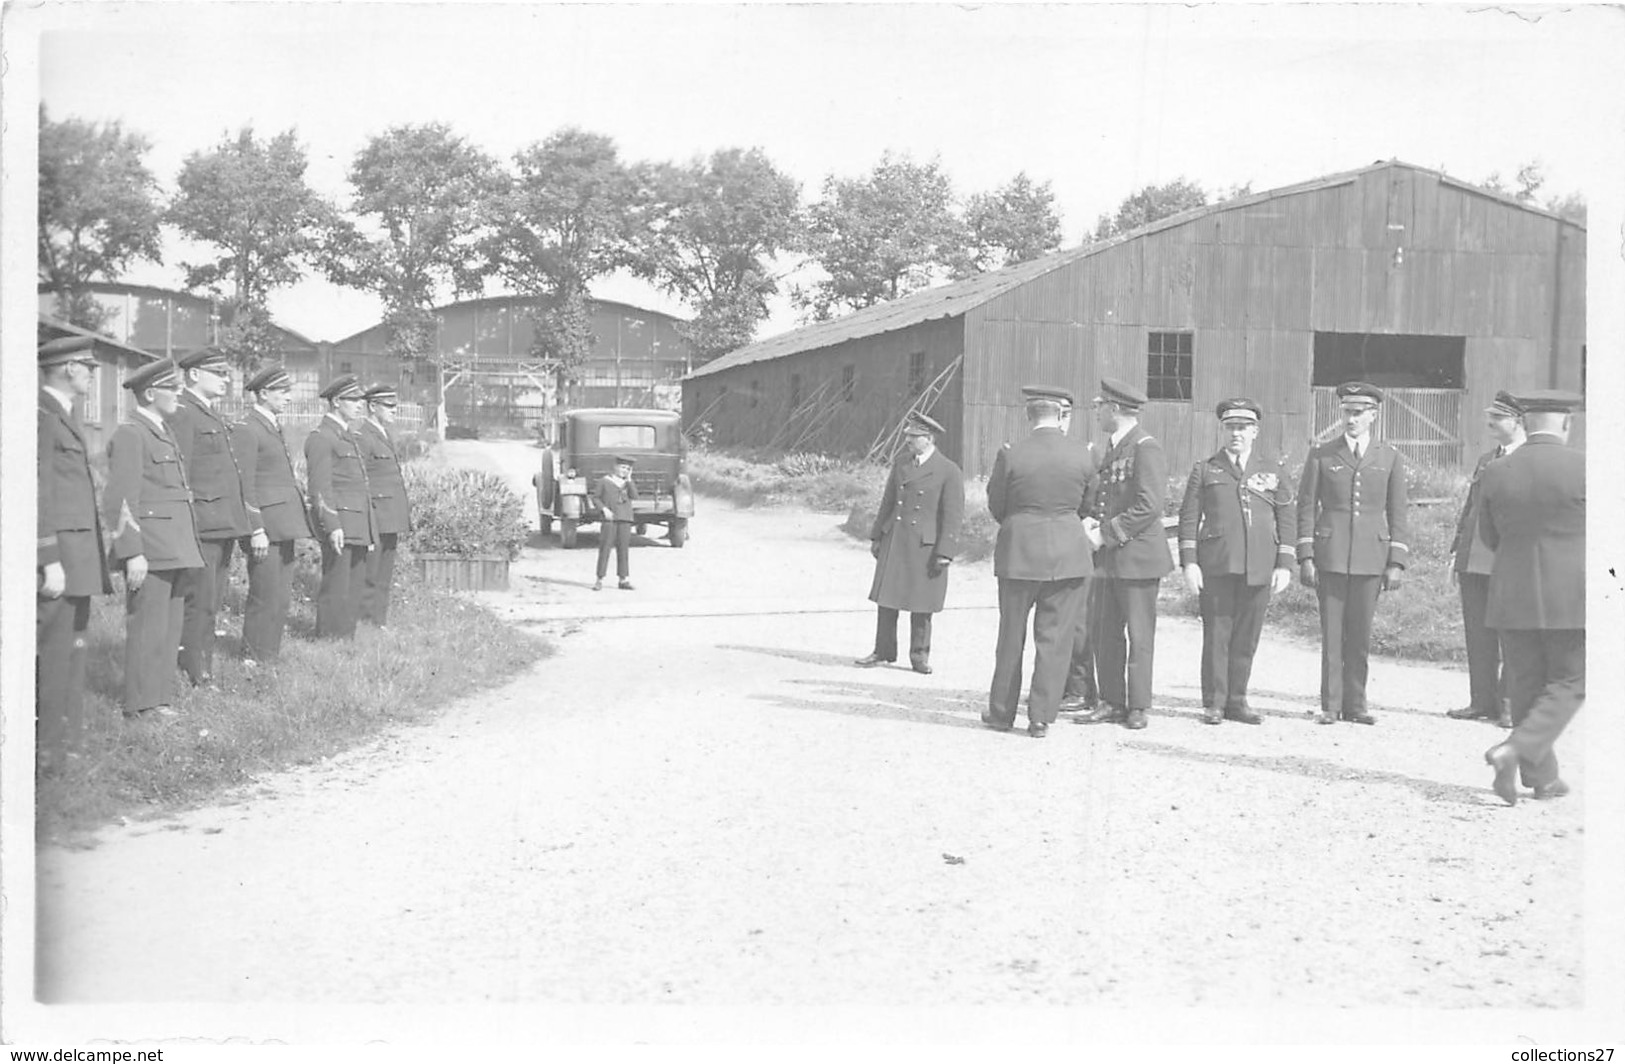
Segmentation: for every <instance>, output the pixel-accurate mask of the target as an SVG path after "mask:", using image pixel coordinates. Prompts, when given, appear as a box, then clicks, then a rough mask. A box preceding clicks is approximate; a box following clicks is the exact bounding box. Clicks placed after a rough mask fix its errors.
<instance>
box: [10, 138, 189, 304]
mask: <svg viewBox="0 0 1625 1064" xmlns="http://www.w3.org/2000/svg"><path fill="white" fill-rule="evenodd" d="M151 146H152V145H151V143H150V142H149V141H148V140H147V139H146V138H145V137H143V136H141V135H140V134H138V133H127V132H125V130H124V127H123V126H121V125H120V124H119V123H118V122H109V123H107V124H105V125H101V124H97V123H92V122H84V121H81V120H79V119H76V118H69V119H65V120H64V121H61V122H53V121H51V119H50V118H49V117H48V116H47V115H46V113H45V108H44V106H41V107H40V112H39V279H40V281H41V282H42V283H43V284H44V285H45V286H46V288H47V289H48V290H49V291H51V292H52V293H53V294H54V295H55V297H56V309H57V316H58V317H61V318H64V319H66V320H67V321H70V322H72V323H73V324H75V325H78V326H81V327H83V328H87V329H99V328H101V326H102V325H103V323H104V320H105V312H104V311H103V309H102V307H101V305H100V304H98V303H97V302H96V301H95V300H94V299H93V298H91V296H90V293H89V292H88V291H87V290H86V286H87V285H89V284H90V283H91V282H94V281H114V280H117V279H118V277H119V275H120V274H122V273H123V272H124V271H125V270H126V269H128V268H129V267H130V266H131V265H132V264H133V263H134V262H136V261H137V260H141V259H145V260H147V261H150V262H161V261H162V249H161V247H160V245H159V223H160V221H161V220H162V206H161V203H160V200H159V194H158V183H157V181H155V180H154V179H153V176H152V172H151V171H149V170H148V169H147V168H146V166H145V164H144V163H143V162H142V157H143V156H144V155H145V154H146V153H147V151H148V150H149V149H150V148H151Z"/></svg>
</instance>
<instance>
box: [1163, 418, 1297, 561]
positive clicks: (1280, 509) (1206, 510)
mask: <svg viewBox="0 0 1625 1064" xmlns="http://www.w3.org/2000/svg"><path fill="white" fill-rule="evenodd" d="M1295 518H1296V512H1295V511H1294V509H1293V507H1292V485H1291V481H1290V479H1289V478H1288V476H1287V472H1286V466H1285V464H1284V463H1282V462H1281V460H1280V459H1272V458H1265V457H1263V456H1262V455H1260V454H1259V453H1258V451H1257V450H1256V449H1255V450H1254V451H1253V452H1252V453H1251V454H1249V455H1248V456H1247V464H1246V465H1245V466H1244V467H1243V468H1242V470H1241V472H1240V473H1239V474H1238V473H1237V471H1236V467H1235V463H1234V462H1232V461H1231V459H1230V453H1229V452H1228V451H1225V450H1222V449H1221V450H1220V451H1219V452H1218V453H1217V454H1215V455H1213V456H1211V457H1209V458H1204V459H1202V460H1201V461H1200V462H1197V463H1196V465H1195V466H1194V467H1193V468H1192V469H1191V475H1190V478H1189V479H1187V480H1186V481H1185V497H1184V499H1183V500H1182V501H1181V502H1180V506H1179V564H1181V565H1190V564H1191V563H1192V562H1195V563H1196V564H1197V565H1199V566H1201V567H1202V572H1204V573H1210V574H1214V575H1220V576H1246V578H1247V583H1248V584H1251V585H1254V586H1257V585H1260V584H1265V583H1268V582H1269V578H1270V572H1271V570H1273V569H1276V568H1282V569H1290V568H1291V567H1292V559H1293V544H1292V532H1293V526H1294V521H1295Z"/></svg>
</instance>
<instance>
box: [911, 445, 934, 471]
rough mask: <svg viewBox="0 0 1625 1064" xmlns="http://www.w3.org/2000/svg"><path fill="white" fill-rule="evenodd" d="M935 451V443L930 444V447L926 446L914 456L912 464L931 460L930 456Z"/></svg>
mask: <svg viewBox="0 0 1625 1064" xmlns="http://www.w3.org/2000/svg"><path fill="white" fill-rule="evenodd" d="M936 453H937V447H936V444H932V445H931V446H930V447H927V448H926V449H925V451H924V452H923V453H921V454H917V455H915V456H914V464H915V465H917V466H919V465H925V463H926V462H928V461H930V460H931V456H932V455H934V454H936Z"/></svg>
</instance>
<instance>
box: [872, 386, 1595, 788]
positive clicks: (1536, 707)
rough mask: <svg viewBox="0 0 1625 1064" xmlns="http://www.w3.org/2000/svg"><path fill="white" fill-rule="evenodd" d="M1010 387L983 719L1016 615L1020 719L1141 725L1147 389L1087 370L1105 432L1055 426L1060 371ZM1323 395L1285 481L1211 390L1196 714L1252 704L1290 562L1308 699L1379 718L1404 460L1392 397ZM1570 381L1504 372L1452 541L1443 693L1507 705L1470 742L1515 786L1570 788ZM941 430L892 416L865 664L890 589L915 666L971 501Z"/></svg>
mask: <svg viewBox="0 0 1625 1064" xmlns="http://www.w3.org/2000/svg"><path fill="white" fill-rule="evenodd" d="M1022 393H1023V396H1024V399H1025V405H1026V414H1027V420H1028V424H1029V427H1030V433H1029V435H1028V437H1027V438H1026V439H1024V440H1022V441H1021V442H1019V443H1016V444H1013V445H1012V444H1006V445H1005V446H1004V447H1003V448H1002V449H1001V450H1000V451H999V454H998V457H997V458H996V459H995V461H994V465H993V470H992V472H991V473H990V474H989V477H988V482H987V499H988V510H989V512H990V513H991V514H992V516H993V518H994V520H996V521H997V522H998V524H999V531H998V537H997V540H996V541H995V545H994V554H993V571H994V575H995V577H996V578H997V579H998V587H999V592H998V594H999V631H998V641H997V646H996V649H995V654H994V667H993V680H992V685H991V689H990V691H989V694H988V705H987V710H986V711H985V712H984V713H983V715H982V721H983V723H984V724H986V725H987V726H988V727H990V728H993V729H996V730H998V731H1009V730H1011V729H1012V728H1013V727H1014V726H1015V719H1016V713H1017V708H1018V705H1019V702H1020V698H1021V691H1022V686H1023V685H1022V675H1021V665H1022V656H1023V653H1024V652H1025V649H1026V639H1027V630H1028V624H1029V618H1030V623H1031V626H1032V634H1033V642H1034V644H1035V648H1034V649H1035V655H1034V658H1035V660H1034V664H1033V671H1032V677H1031V683H1030V686H1029V689H1028V701H1027V732H1028V734H1029V735H1031V736H1033V737H1035V738H1041V737H1043V736H1044V735H1046V734H1047V733H1048V730H1049V726H1050V725H1051V724H1052V723H1054V721H1055V720H1056V718H1057V716H1058V714H1059V713H1061V712H1076V713H1079V714H1081V715H1080V717H1079V718H1078V719H1079V720H1080V721H1081V722H1083V723H1108V722H1109V723H1120V724H1122V725H1123V726H1125V727H1127V728H1130V729H1136V730H1137V729H1141V728H1144V727H1146V726H1147V723H1148V719H1147V713H1148V711H1149V710H1150V709H1151V706H1152V696H1151V686H1152V666H1153V660H1154V654H1155V647H1156V620H1157V610H1156V604H1157V590H1158V587H1159V585H1160V584H1161V581H1162V578H1163V576H1164V575H1165V574H1167V573H1168V572H1169V571H1171V570H1172V569H1173V568H1174V567H1175V562H1174V560H1173V558H1172V556H1171V554H1170V551H1169V549H1168V545H1167V540H1166V535H1165V532H1164V528H1163V522H1162V515H1163V509H1164V501H1165V497H1166V494H1167V490H1168V468H1167V460H1166V457H1165V455H1164V452H1163V449H1162V445H1161V444H1160V443H1159V442H1158V441H1157V440H1156V438H1155V437H1153V436H1152V435H1151V434H1149V433H1148V432H1146V431H1145V429H1144V428H1142V427H1141V426H1140V424H1139V411H1140V408H1141V407H1142V406H1143V405H1144V404H1145V402H1146V401H1147V398H1146V396H1145V394H1144V393H1143V392H1141V391H1139V390H1138V389H1136V388H1134V387H1132V386H1131V385H1128V384H1126V383H1124V382H1122V381H1119V380H1114V379H1111V378H1105V379H1103V380H1102V381H1101V384H1100V394H1099V395H1098V396H1096V397H1095V400H1094V404H1093V406H1094V414H1095V420H1096V423H1097V425H1098V427H1099V428H1100V430H1101V431H1102V432H1104V433H1105V435H1106V440H1105V445H1104V446H1100V445H1097V444H1095V443H1093V442H1085V441H1084V440H1082V439H1080V438H1079V437H1076V436H1072V435H1070V434H1069V430H1070V427H1071V420H1072V412H1073V406H1074V402H1073V396H1072V394H1071V392H1070V391H1068V390H1067V389H1064V388H1056V387H1049V386H1043V385H1030V386H1027V387H1024V388H1023V389H1022ZM1337 397H1338V401H1339V405H1340V409H1341V414H1342V421H1343V425H1342V429H1343V431H1342V432H1341V433H1340V434H1339V436H1338V437H1337V438H1335V439H1333V440H1331V441H1329V442H1326V443H1323V444H1320V445H1318V446H1316V447H1314V448H1313V449H1312V450H1311V451H1310V453H1309V455H1308V457H1307V459H1306V460H1305V463H1304V468H1303V472H1302V474H1301V477H1300V479H1299V482H1298V490H1297V493H1296V498H1295V499H1294V493H1293V491H1292V485H1291V483H1290V478H1289V476H1288V473H1287V471H1286V468H1285V465H1284V463H1283V461H1282V459H1280V458H1278V457H1268V456H1265V455H1263V454H1261V453H1260V452H1259V450H1258V448H1257V447H1256V446H1255V444H1256V442H1257V439H1258V435H1259V427H1260V424H1261V421H1262V418H1263V411H1262V410H1261V408H1260V407H1259V404H1258V403H1256V402H1255V401H1253V400H1251V399H1248V398H1245V397H1238V398H1233V399H1226V400H1224V401H1223V402H1221V403H1220V404H1219V405H1218V408H1217V410H1216V413H1217V415H1218V418H1219V422H1220V425H1221V426H1222V431H1223V437H1224V445H1223V446H1222V447H1221V448H1220V449H1219V450H1218V451H1217V452H1216V453H1214V454H1213V455H1211V456H1210V457H1207V458H1204V459H1202V460H1200V461H1198V462H1197V463H1196V464H1195V466H1194V467H1193V468H1192V470H1191V472H1190V475H1189V477H1188V478H1187V480H1186V484H1185V493H1184V497H1183V499H1182V501H1181V504H1180V508H1179V542H1178V554H1179V563H1178V564H1179V567H1180V569H1181V570H1182V575H1183V577H1184V580H1185V583H1186V586H1187V587H1188V588H1189V589H1190V590H1191V591H1192V592H1193V593H1195V594H1196V595H1197V596H1198V600H1199V604H1200V610H1201V616H1202V652H1201V654H1202V656H1201V668H1200V673H1201V691H1202V705H1203V712H1202V722H1203V723H1204V724H1209V725H1218V724H1222V723H1224V722H1225V721H1227V720H1230V721H1237V722H1240V723H1244V724H1253V725H1256V724H1260V723H1262V721H1263V718H1262V716H1260V715H1259V714H1258V713H1257V712H1256V711H1254V710H1253V709H1252V708H1251V706H1249V704H1248V700H1247V692H1248V685H1249V682H1250V679H1251V674H1252V668H1253V658H1254V655H1255V653H1256V651H1257V649H1258V642H1259V637H1260V635H1261V633H1262V630H1263V623H1264V616H1265V612H1266V609H1267V607H1268V604H1269V599H1270V596H1271V595H1274V594H1280V593H1281V592H1283V591H1285V590H1286V589H1287V587H1288V586H1289V585H1290V583H1291V580H1292V575H1293V570H1294V569H1296V570H1297V575H1298V578H1299V580H1300V581H1301V582H1302V583H1303V584H1304V585H1305V586H1307V587H1311V588H1314V589H1315V591H1316V595H1317V598H1318V601H1319V608H1320V626H1321V680H1320V712H1319V715H1318V717H1317V723H1319V724H1337V723H1339V722H1340V721H1346V722H1350V723H1355V724H1363V725H1374V724H1375V723H1376V718H1375V717H1374V716H1373V715H1372V714H1371V713H1370V711H1369V710H1368V708H1367V703H1366V684H1367V678H1368V674H1369V659H1370V646H1371V628H1372V619H1373V618H1374V616H1375V614H1376V610H1377V606H1378V604H1379V602H1380V599H1381V596H1382V595H1383V594H1384V593H1386V592H1393V591H1396V590H1398V589H1399V587H1400V585H1401V583H1402V581H1403V577H1404V572H1405V569H1406V567H1407V565H1408V563H1409V559H1410V546H1409V543H1408V540H1409V531H1408V522H1407V510H1408V501H1407V498H1406V478H1405V461H1404V458H1403V456H1402V455H1401V454H1400V452H1399V451H1398V449H1396V448H1395V447H1394V446H1393V445H1391V444H1389V443H1387V442H1385V441H1381V440H1377V439H1374V438H1373V436H1372V428H1373V425H1374V424H1375V422H1376V418H1377V412H1378V410H1379V408H1380V406H1381V405H1382V403H1383V402H1384V400H1385V396H1384V395H1383V393H1382V391H1381V390H1380V389H1379V388H1377V387H1375V386H1374V385H1371V384H1368V383H1365V382H1363V381H1352V382H1349V383H1346V384H1343V385H1340V386H1339V387H1338V388H1337ZM1579 405H1580V398H1579V396H1577V395H1573V394H1571V393H1567V392H1558V391H1538V392H1529V393H1525V394H1524V395H1522V396H1521V397H1514V396H1512V395H1510V394H1509V393H1507V392H1501V393H1499V394H1498V395H1497V396H1496V400H1495V402H1494V403H1493V404H1492V405H1491V406H1490V407H1489V408H1488V409H1487V410H1486V417H1487V426H1488V428H1489V431H1490V434H1491V436H1492V438H1494V439H1495V440H1496V441H1497V446H1496V447H1495V448H1494V449H1493V450H1492V451H1490V452H1488V453H1487V454H1486V455H1485V456H1484V457H1483V458H1482V459H1480V461H1479V462H1478V465H1477V467H1476V468H1475V470H1474V473H1473V481H1472V486H1471V488H1470V490H1469V494H1468V498H1467V501H1466V503H1465V505H1464V506H1463V509H1462V512H1461V514H1460V517H1459V520H1458V522H1457V532H1456V541H1455V543H1454V544H1453V545H1452V547H1451V551H1452V554H1453V555H1454V559H1453V564H1452V570H1453V572H1454V573H1455V574H1456V577H1455V578H1456V581H1457V583H1458V586H1459V588H1460V591H1461V602H1462V615H1463V622H1464V628H1465V633H1466V646H1467V651H1468V661H1469V676H1470V687H1471V702H1470V704H1469V705H1468V706H1466V707H1464V708H1463V709H1460V710H1452V711H1450V713H1449V714H1448V715H1449V716H1450V717H1453V718H1456V719H1479V718H1482V719H1491V720H1496V721H1498V722H1501V723H1502V724H1503V725H1504V726H1505V727H1508V728H1511V729H1512V734H1511V736H1510V737H1509V738H1508V739H1507V740H1506V741H1505V742H1503V743H1500V744H1498V745H1496V746H1495V747H1492V748H1491V750H1490V751H1489V752H1488V753H1487V754H1486V755H1485V757H1486V760H1487V761H1488V762H1489V764H1490V765H1491V767H1492V768H1494V770H1495V780H1494V789H1495V791H1496V793H1497V794H1498V795H1500V796H1501V797H1502V798H1503V799H1504V800H1505V801H1506V802H1507V803H1508V804H1515V803H1516V801H1517V797H1518V794H1517V789H1516V786H1515V785H1514V783H1513V782H1512V780H1513V779H1514V777H1521V778H1522V781H1523V783H1524V785H1525V786H1527V787H1530V788H1532V790H1533V793H1534V797H1536V798H1555V797H1561V796H1562V795H1563V794H1566V793H1568V787H1567V785H1566V784H1565V783H1564V782H1563V781H1562V780H1561V778H1559V776H1558V766H1557V760H1556V757H1555V756H1554V755H1553V753H1552V747H1553V744H1554V743H1555V741H1556V739H1557V737H1558V736H1559V735H1561V733H1562V731H1563V729H1564V727H1566V726H1567V723H1568V721H1569V720H1570V719H1572V717H1573V715H1574V713H1575V712H1576V711H1577V710H1578V708H1579V706H1580V704H1581V703H1582V702H1583V701H1584V698H1585V681H1584V673H1585V612H1584V611H1585V594H1584V583H1585V569H1584V566H1585V459H1584V455H1583V454H1581V453H1580V452H1577V451H1573V450H1570V449H1568V448H1567V447H1565V446H1564V444H1565V443H1566V442H1567V438H1568V432H1569V427H1570V424H1571V417H1572V414H1573V411H1574V410H1575V409H1577V408H1578V406H1579ZM1526 428H1527V433H1526V431H1525V430H1526ZM942 431H943V428H942V426H941V425H940V424H938V423H937V422H936V421H934V420H933V419H931V418H929V417H926V416H923V415H920V414H913V415H910V418H909V420H908V422H907V424H906V425H905V427H904V437H905V440H906V442H907V448H906V453H905V455H904V456H903V457H902V458H901V459H900V460H899V461H898V462H897V464H896V465H895V466H894V468H893V469H892V471H891V475H890V478H889V479H888V481H887V485H886V488H885V491H884V494H883V495H882V497H881V500H880V505H879V507H878V508H877V513H876V517H875V520H874V523H873V525H872V526H871V529H870V540H871V544H872V553H873V554H874V556H875V559H876V566H875V576H874V581H873V583H872V585H871V588H870V594H869V598H870V600H871V601H873V602H875V603H876V605H877V606H878V609H879V614H878V619H877V624H876V633H875V643H874V649H873V650H872V651H871V652H870V653H869V654H868V655H867V656H865V657H863V658H859V659H858V660H857V662H856V663H857V664H858V665H860V666H864V667H873V666H876V665H880V664H883V663H888V662H894V661H895V660H896V659H897V654H898V646H897V631H896V627H897V622H898V619H899V617H900V614H901V612H902V611H905V610H906V611H908V612H909V613H910V640H909V662H910V665H911V667H912V668H913V669H914V670H915V671H916V672H921V673H929V672H931V666H930V663H929V661H930V648H931V618H932V615H933V614H934V613H937V612H940V611H941V610H942V608H943V605H944V602H945V600H946V593H947V572H948V568H949V566H950V564H951V562H952V560H953V558H954V556H955V555H956V554H957V553H958V550H959V534H960V524H961V520H962V517H963V513H964V487H963V477H962V474H961V472H960V470H959V468H958V467H957V466H956V465H955V464H954V463H953V462H951V461H949V460H948V459H947V458H945V457H944V456H942V455H941V454H940V453H938V452H937V451H936V449H935V437H936V436H938V435H940V434H941V433H942ZM1525 439H1527V441H1528V444H1533V445H1535V446H1533V447H1528V446H1526V445H1524V440H1525Z"/></svg>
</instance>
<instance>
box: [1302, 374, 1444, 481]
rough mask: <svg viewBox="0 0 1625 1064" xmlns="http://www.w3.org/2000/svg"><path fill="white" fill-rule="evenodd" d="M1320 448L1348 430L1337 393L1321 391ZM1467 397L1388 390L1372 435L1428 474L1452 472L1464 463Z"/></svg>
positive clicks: (1317, 410)
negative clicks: (1464, 403) (1463, 416)
mask: <svg viewBox="0 0 1625 1064" xmlns="http://www.w3.org/2000/svg"><path fill="white" fill-rule="evenodd" d="M1313 392H1314V400H1315V421H1314V432H1315V442H1316V443H1317V444H1318V443H1325V442H1326V441H1327V440H1329V439H1331V438H1332V437H1334V436H1336V435H1337V434H1338V432H1340V431H1341V430H1342V426H1343V415H1342V408H1341V404H1340V403H1339V402H1338V399H1337V389H1335V388H1315V389H1313ZM1466 394H1467V393H1465V392H1463V391H1462V390H1461V389H1459V388H1384V389H1383V395H1384V396H1385V397H1386V398H1385V399H1384V401H1383V404H1382V405H1381V406H1380V407H1378V408H1377V423H1376V425H1375V426H1374V427H1373V429H1372V432H1373V434H1374V435H1375V436H1376V438H1377V439H1380V440H1384V441H1386V442H1388V443H1391V444H1393V445H1394V446H1395V447H1396V448H1398V449H1399V453H1400V454H1403V455H1404V456H1405V460H1406V461H1408V462H1411V463H1412V464H1414V465H1418V466H1421V467H1423V468H1426V469H1448V468H1451V467H1454V466H1459V465H1461V463H1462V453H1461V448H1462V440H1461V407H1462V401H1463V399H1464V397H1465V396H1466Z"/></svg>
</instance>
